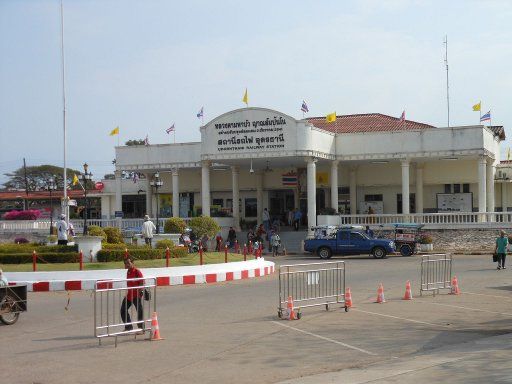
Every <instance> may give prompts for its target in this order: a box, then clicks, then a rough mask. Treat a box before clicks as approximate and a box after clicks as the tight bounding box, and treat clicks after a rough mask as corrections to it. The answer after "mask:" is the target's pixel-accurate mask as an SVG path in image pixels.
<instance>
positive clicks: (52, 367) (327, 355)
mask: <svg viewBox="0 0 512 384" xmlns="http://www.w3.org/2000/svg"><path fill="white" fill-rule="evenodd" d="M344 260H345V261H346V265H347V285H348V286H350V287H351V288H352V294H353V300H354V304H355V308H353V309H352V310H350V311H349V312H348V313H345V312H344V311H343V310H341V309H337V308H332V309H331V310H329V311H325V310H324V309H323V308H310V309H304V310H303V317H302V319H301V320H298V321H283V320H279V319H278V318H277V304H278V303H277V302H278V296H277V295H278V285H277V275H276V274H274V275H273V276H269V277H263V278H258V279H251V280H243V281H235V282H228V283H218V284H208V285H198V286H180V287H166V288H159V289H158V317H159V324H160V331H161V333H162V336H163V337H165V340H163V341H159V342H148V341H145V340H142V339H140V338H138V339H134V337H127V336H126V337H121V338H119V344H118V347H117V348H115V347H114V342H113V340H104V342H103V345H102V346H99V345H98V341H97V340H96V339H95V338H94V337H93V334H94V329H93V305H92V304H93V302H92V295H91V293H90V292H74V293H71V300H70V306H69V309H68V310H67V311H66V310H65V306H66V303H67V298H68V296H67V294H66V293H35V294H30V295H29V311H28V312H27V313H23V314H22V316H21V318H20V320H19V321H18V323H16V324H15V325H12V326H0V355H1V358H0V371H1V372H2V378H3V380H2V382H9V383H10V382H13V383H14V382H16V383H134V382H152V383H169V382H172V383H219V382H223V383H235V382H236V383H276V382H282V381H286V382H289V383H323V382H325V383H332V382H344V383H365V382H370V381H371V382H372V383H373V382H376V383H388V382H396V383H409V382H411V381H413V380H414V381H415V382H416V383H422V382H425V383H426V382H429V383H430V382H432V381H433V380H436V381H439V382H445V381H446V382H448V381H449V382H450V383H471V382H475V383H477V382H478V383H481V382H486V383H490V382H496V383H503V382H511V381H512V362H511V357H512V351H511V348H512V347H511V343H510V341H511V339H512V337H511V335H512V333H511V332H512V295H511V290H512V283H511V273H512V269H511V270H502V271H496V269H495V264H492V263H491V262H490V256H457V257H455V261H454V272H455V274H456V275H457V276H458V278H459V283H460V286H461V289H462V291H463V294H462V295H460V296H452V295H447V294H441V295H437V296H435V297H432V295H424V296H423V297H421V298H420V297H419V296H418V292H419V264H420V262H419V258H418V257H410V258H402V257H390V258H388V259H386V260H375V259H368V258H357V257H354V258H345V259H344ZM318 261H319V260H318V259H317V258H312V257H301V256H295V257H287V258H283V257H281V258H278V260H277V262H278V263H280V264H283V263H298V262H318ZM406 280H411V283H412V286H413V296H414V300H412V301H403V300H401V297H402V296H403V294H404V289H405V281H406ZM380 282H382V283H383V284H384V287H385V296H386V299H387V302H386V303H385V304H375V303H373V302H374V301H375V297H376V290H377V286H378V284H379V283H380ZM4 380H5V381H4ZM287 380H288V381H287Z"/></svg>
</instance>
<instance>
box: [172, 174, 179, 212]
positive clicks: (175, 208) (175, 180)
mask: <svg viewBox="0 0 512 384" xmlns="http://www.w3.org/2000/svg"><path fill="white" fill-rule="evenodd" d="M172 217H180V177H179V173H178V168H173V170H172Z"/></svg>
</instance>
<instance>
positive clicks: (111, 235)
mask: <svg viewBox="0 0 512 384" xmlns="http://www.w3.org/2000/svg"><path fill="white" fill-rule="evenodd" d="M103 232H105V235H107V243H109V244H123V235H122V234H121V230H120V229H119V228H117V227H105V228H103Z"/></svg>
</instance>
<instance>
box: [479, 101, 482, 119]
mask: <svg viewBox="0 0 512 384" xmlns="http://www.w3.org/2000/svg"><path fill="white" fill-rule="evenodd" d="M478 112H480V120H478V124H482V100H480V110H479V111H478Z"/></svg>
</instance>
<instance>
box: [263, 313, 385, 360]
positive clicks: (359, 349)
mask: <svg viewBox="0 0 512 384" xmlns="http://www.w3.org/2000/svg"><path fill="white" fill-rule="evenodd" d="M272 322H273V323H274V324H277V325H280V326H281V327H285V328H288V329H292V330H294V331H297V332H300V333H304V334H306V335H309V336H313V337H316V338H318V339H322V340H325V341H328V342H330V343H334V344H338V345H342V346H344V347H346V348H350V349H354V350H356V351H359V352H363V353H366V354H367V355H371V356H377V354H376V353H373V352H370V351H367V350H366V349H362V348H358V347H354V346H353V345H350V344H346V343H342V342H341V341H338V340H333V339H329V338H328V337H324V336H320V335H317V334H316V333H311V332H308V331H304V330H303V329H299V328H295V327H290V326H289V325H286V324H283V323H280V322H278V321H272Z"/></svg>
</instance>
